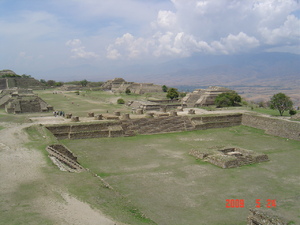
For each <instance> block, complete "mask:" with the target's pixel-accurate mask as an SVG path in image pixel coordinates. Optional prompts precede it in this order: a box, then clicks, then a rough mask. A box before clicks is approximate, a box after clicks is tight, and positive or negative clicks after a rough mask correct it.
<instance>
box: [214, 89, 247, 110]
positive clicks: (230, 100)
mask: <svg viewBox="0 0 300 225" xmlns="http://www.w3.org/2000/svg"><path fill="white" fill-rule="evenodd" d="M241 101H242V98H241V96H239V95H238V93H236V92H235V91H230V92H225V93H222V94H219V95H218V96H217V97H216V99H215V104H216V106H217V107H229V106H235V105H239V103H240V102H241Z"/></svg>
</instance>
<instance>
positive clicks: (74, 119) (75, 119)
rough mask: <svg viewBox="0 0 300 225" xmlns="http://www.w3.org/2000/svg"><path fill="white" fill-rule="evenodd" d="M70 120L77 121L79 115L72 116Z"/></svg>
mask: <svg viewBox="0 0 300 225" xmlns="http://www.w3.org/2000/svg"><path fill="white" fill-rule="evenodd" d="M71 121H72V122H79V117H78V116H72V117H71Z"/></svg>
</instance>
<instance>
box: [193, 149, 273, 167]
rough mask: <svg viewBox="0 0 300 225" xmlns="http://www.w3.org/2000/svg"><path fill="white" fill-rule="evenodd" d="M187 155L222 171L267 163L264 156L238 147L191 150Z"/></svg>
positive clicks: (266, 158) (266, 157)
mask: <svg viewBox="0 0 300 225" xmlns="http://www.w3.org/2000/svg"><path fill="white" fill-rule="evenodd" d="M189 154H190V155H192V156H194V157H195V158H196V159H203V160H204V161H207V162H209V163H211V164H214V165H216V166H219V167H221V168H223V169H227V168H235V167H240V166H244V165H250V164H254V163H260V162H266V161H269V158H268V156H267V155H266V154H261V153H257V152H254V151H252V150H247V149H242V148H238V147H227V148H217V149H210V150H209V151H198V150H191V151H190V152H189Z"/></svg>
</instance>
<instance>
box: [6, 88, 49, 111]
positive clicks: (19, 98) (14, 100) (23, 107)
mask: <svg viewBox="0 0 300 225" xmlns="http://www.w3.org/2000/svg"><path fill="white" fill-rule="evenodd" d="M0 108H5V111H6V112H7V113H33V112H49V111H53V107H52V106H50V105H48V104H47V103H46V102H45V101H44V100H43V99H41V98H40V97H38V95H36V94H33V92H32V90H31V89H12V90H4V91H2V93H1V94H0Z"/></svg>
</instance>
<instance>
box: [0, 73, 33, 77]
mask: <svg viewBox="0 0 300 225" xmlns="http://www.w3.org/2000/svg"><path fill="white" fill-rule="evenodd" d="M16 77H17V78H32V77H31V75H26V74H23V75H17V74H13V73H8V74H3V75H0V78H16Z"/></svg>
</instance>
